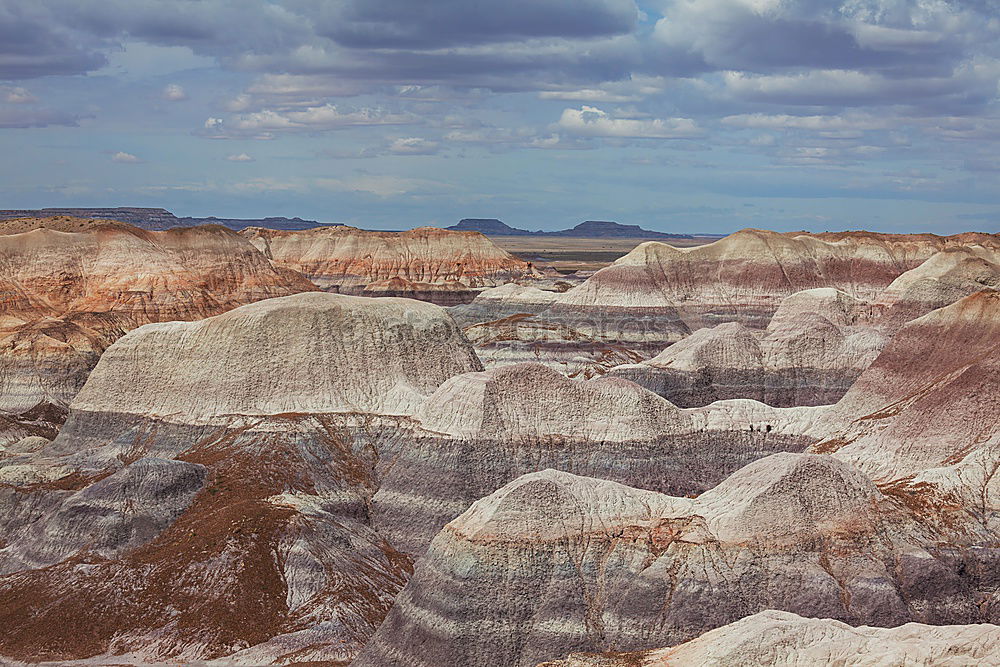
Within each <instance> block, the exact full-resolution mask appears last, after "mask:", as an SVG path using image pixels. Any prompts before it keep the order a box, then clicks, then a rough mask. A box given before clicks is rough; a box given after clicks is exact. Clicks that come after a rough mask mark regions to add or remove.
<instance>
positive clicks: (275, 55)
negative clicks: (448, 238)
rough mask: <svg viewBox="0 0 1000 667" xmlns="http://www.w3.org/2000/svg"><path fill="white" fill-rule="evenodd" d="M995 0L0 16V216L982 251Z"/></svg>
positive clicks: (473, 4)
mask: <svg viewBox="0 0 1000 667" xmlns="http://www.w3.org/2000/svg"><path fill="white" fill-rule="evenodd" d="M998 82H1000V5H998V3H997V2H996V1H995V0H963V1H958V0H953V1H945V0H917V1H907V0H846V1H843V2H841V3H840V4H838V3H837V2H829V1H822V2H820V1H818V0H660V1H648V2H638V3H637V2H634V1H633V0H505V1H504V2H490V1H487V0H419V1H416V0H282V1H278V0H171V1H167V0H100V1H98V0H0V142H2V144H0V145H2V147H3V149H4V150H3V152H4V154H5V157H6V159H5V160H4V161H3V166H2V167H0V169H2V172H0V175H2V178H0V207H3V208H14V207H17V208H27V207H42V206H70V205H73V206H115V205H132V206H162V207H166V208H169V209H170V210H172V211H174V212H175V213H177V214H178V215H220V216H231V217H260V216H265V215H286V216H296V215H297V216H301V217H307V218H313V219H318V220H322V221H342V222H348V223H351V224H357V225H361V226H365V227H369V228H389V229H399V228H406V227H412V226H418V225H424V224H436V225H448V224H453V223H454V222H455V221H456V220H457V219H459V218H461V217H498V218H501V219H503V220H504V221H506V222H508V223H509V224H512V225H514V226H519V227H525V228H530V229H558V228H564V227H567V226H570V225H573V224H576V223H578V222H580V221H581V220H584V219H612V220H618V221H620V222H623V223H628V224H640V225H643V226H644V227H647V228H650V229H658V230H664V231H686V232H691V231H695V232H697V231H703V232H727V231H731V230H734V229H739V228H742V227H763V228H770V229H777V230H793V229H808V230H814V231H822V230H826V229H830V230H834V229H858V228H866V229H874V230H881V231H891V232H916V231H933V232H938V233H953V232H957V231H965V230H970V229H976V230H984V231H1000V187H998V186H1000V154H998V150H997V147H998V143H1000V102H998V94H1000V89H998Z"/></svg>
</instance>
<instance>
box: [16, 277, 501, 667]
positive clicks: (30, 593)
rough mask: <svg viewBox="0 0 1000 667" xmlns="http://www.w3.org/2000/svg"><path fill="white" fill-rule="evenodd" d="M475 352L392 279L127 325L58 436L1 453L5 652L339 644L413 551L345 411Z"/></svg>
mask: <svg viewBox="0 0 1000 667" xmlns="http://www.w3.org/2000/svg"><path fill="white" fill-rule="evenodd" d="M480 368H481V366H480V365H479V362H478V360H476V358H475V355H474V354H473V353H472V350H471V347H470V346H469V345H468V343H467V342H466V341H465V340H464V339H463V338H462V336H461V333H460V331H459V330H458V328H457V326H456V325H455V324H454V322H453V321H452V320H451V319H450V318H449V317H448V316H447V314H446V312H445V311H444V310H442V309H441V308H439V307H437V306H434V305H432V304H427V303H423V302H413V301H408V300H401V299H366V298H361V297H349V296H342V295H334V294H325V293H307V294H300V295H295V296H289V297H284V298H277V299H269V300H266V301H262V302H259V303H254V304H251V305H247V306H243V307H240V308H236V309H234V310H232V311H229V312H227V313H225V314H223V315H219V316H216V317H212V318H208V319H205V320H201V321H198V322H194V323H184V322H171V323H161V324H150V325H146V326H143V327H140V328H139V329H137V330H135V331H133V332H131V333H129V334H127V335H126V336H124V337H123V338H122V339H121V340H119V341H117V342H116V343H115V344H113V345H112V346H111V347H110V348H108V350H107V351H106V352H105V354H104V355H103V356H102V357H101V359H100V361H99V362H98V365H97V367H96V368H95V370H94V372H93V373H92V374H91V376H90V378H89V379H88V381H87V384H86V385H85V387H84V389H83V390H82V391H81V392H80V394H79V395H78V396H77V397H76V399H75V400H74V402H73V403H72V405H71V408H70V416H69V419H68V420H67V423H66V425H65V427H64V428H63V429H62V430H61V431H60V433H59V435H58V436H57V437H56V439H55V440H54V441H53V442H51V443H49V444H43V445H42V446H41V448H40V449H37V450H36V451H25V452H24V453H21V454H18V455H16V456H13V457H8V458H7V459H3V460H0V533H2V534H3V536H4V542H3V544H2V545H0V573H3V574H4V575H5V576H2V577H0V624H2V625H3V627H4V632H3V633H2V636H0V655H4V656H5V657H7V658H12V659H20V660H30V661H35V660H42V659H48V660H58V661H64V660H68V659H74V658H75V659H83V658H91V657H94V656H97V657H100V656H105V657H110V656H128V658H129V659H131V660H134V661H137V662H151V661H159V660H171V661H185V662H189V661H195V660H204V659H213V658H222V657H228V658H227V659H232V660H235V661H236V662H237V663H238V664H240V663H241V664H261V663H269V662H273V661H285V662H287V661H309V660H319V661H323V662H324V663H325V664H346V663H347V662H348V661H350V659H351V658H352V657H353V656H354V655H355V654H356V653H357V651H358V650H359V648H360V646H361V645H362V644H363V643H364V642H365V641H366V640H367V638H368V637H369V636H370V635H371V633H372V632H373V631H374V629H375V627H377V625H378V624H379V622H380V621H381V619H382V617H383V616H384V614H385V612H386V610H387V609H388V607H389V606H390V604H391V603H392V599H393V597H394V595H395V593H396V592H397V591H398V590H399V589H400V588H401V587H402V585H403V583H404V582H405V581H406V579H407V577H408V575H409V572H410V570H411V563H412V560H411V558H410V557H408V556H406V555H404V554H401V553H400V552H398V551H397V550H396V549H394V548H393V547H392V545H391V544H389V543H388V542H387V541H386V540H385V539H384V538H383V537H382V536H381V535H379V534H378V533H377V532H376V530H375V529H374V528H373V527H372V522H371V518H370V502H371V496H372V494H373V493H374V491H375V489H376V485H377V478H376V476H375V474H374V469H375V465H376V459H377V453H376V452H375V451H374V450H373V449H372V448H371V446H370V443H361V444H359V445H358V446H357V447H355V443H354V440H353V439H352V437H351V434H350V425H351V424H352V423H353V424H358V425H359V426H358V430H359V431H363V430H364V427H365V425H366V424H367V422H368V420H370V419H371V416H370V415H366V414H364V413H365V412H366V411H368V412H372V411H374V412H383V413H396V414H403V413H406V412H407V411H410V410H412V409H413V407H414V406H415V405H417V404H418V403H419V400H418V398H419V397H418V395H419V394H421V392H423V393H425V394H427V393H430V392H432V391H433V390H434V389H435V388H436V387H437V385H439V384H441V383H442V382H444V381H445V380H446V379H447V378H448V377H451V376H453V375H455V374H460V373H463V372H467V371H477V370H479V369H480ZM385 419H390V420H391V418H388V417H386V418H385ZM397 419H404V420H405V417H398V418H397ZM67 590H72V591H73V594H72V595H66V591H67ZM95 659H97V658H95Z"/></svg>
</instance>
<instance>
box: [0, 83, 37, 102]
mask: <svg viewBox="0 0 1000 667" xmlns="http://www.w3.org/2000/svg"><path fill="white" fill-rule="evenodd" d="M0 93H2V94H3V100H4V102H6V103H7V104H34V103H35V102H37V101H38V98H37V97H35V96H34V95H32V94H31V91H29V90H28V89H27V88H21V87H20V86H13V87H3V86H0Z"/></svg>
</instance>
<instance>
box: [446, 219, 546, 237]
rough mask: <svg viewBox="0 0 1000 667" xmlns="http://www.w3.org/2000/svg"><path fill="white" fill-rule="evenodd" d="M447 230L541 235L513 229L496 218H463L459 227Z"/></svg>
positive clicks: (491, 233) (495, 234)
mask: <svg viewBox="0 0 1000 667" xmlns="http://www.w3.org/2000/svg"><path fill="white" fill-rule="evenodd" d="M445 229H448V230H450V231H453V232H479V233H480V234H488V235H493V236H535V235H536V234H538V233H539V232H529V231H528V230H527V229H517V228H516V227H511V226H510V225H508V224H507V223H506V222H502V221H500V220H497V219H496V218H463V219H462V220H459V221H458V224H457V225H452V226H451V227H446V228H445Z"/></svg>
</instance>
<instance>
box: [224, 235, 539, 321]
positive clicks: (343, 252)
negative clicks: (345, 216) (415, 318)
mask: <svg viewBox="0 0 1000 667" xmlns="http://www.w3.org/2000/svg"><path fill="white" fill-rule="evenodd" d="M242 233H243V234H244V236H246V237H247V238H248V239H249V240H250V242H251V243H253V244H254V245H255V246H257V247H258V248H259V249H260V250H261V251H262V252H263V253H264V254H265V255H267V257H268V258H270V259H271V260H272V261H273V262H274V263H275V264H276V265H278V266H282V267H286V268H290V269H294V270H295V271H299V272H301V273H303V274H305V275H306V276H308V277H309V278H310V280H312V281H313V282H314V283H316V284H317V285H319V286H320V287H321V288H323V289H326V290H331V291H339V292H342V293H345V294H357V293H361V292H362V291H364V292H365V293H366V294H369V295H371V296H408V297H423V298H425V299H427V300H435V301H437V302H440V303H443V304H453V303H462V302H464V301H468V300H470V299H471V298H472V296H474V295H475V292H476V291H477V290H479V289H481V288H483V287H495V286H497V285H502V284H504V283H506V282H511V281H514V280H517V279H521V278H525V277H529V276H533V275H535V273H536V272H535V271H534V269H532V267H531V265H530V264H528V263H526V262H523V261H521V260H519V259H517V258H516V257H514V256H513V255H511V254H510V253H508V252H506V251H504V250H501V249H500V248H499V247H497V246H496V245H495V244H494V243H493V242H492V241H490V240H489V239H488V238H486V237H485V236H483V235H482V234H479V233H477V232H455V231H446V230H443V229H435V228H433V227H421V228H418V229H411V230H409V231H406V232H373V231H365V230H361V229H356V228H354V227H346V226H338V227H320V228H316V229H310V230H306V231H301V232H285V231H275V230H269V229H262V228H249V229H246V230H244V231H243V232H242Z"/></svg>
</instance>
